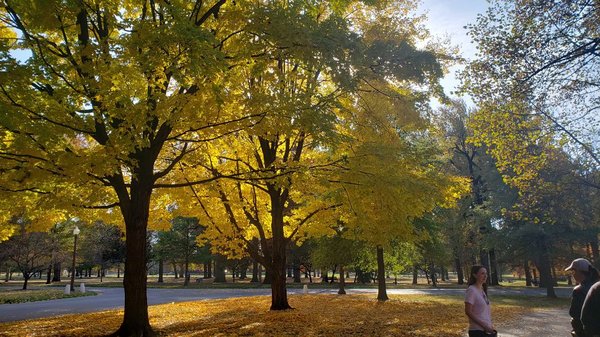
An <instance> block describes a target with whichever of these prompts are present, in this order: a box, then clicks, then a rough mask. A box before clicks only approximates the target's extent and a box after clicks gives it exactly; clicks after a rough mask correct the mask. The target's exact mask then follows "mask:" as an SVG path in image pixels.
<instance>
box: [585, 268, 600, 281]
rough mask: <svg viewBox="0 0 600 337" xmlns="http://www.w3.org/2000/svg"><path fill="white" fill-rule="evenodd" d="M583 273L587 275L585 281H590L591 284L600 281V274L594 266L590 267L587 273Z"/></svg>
mask: <svg viewBox="0 0 600 337" xmlns="http://www.w3.org/2000/svg"><path fill="white" fill-rule="evenodd" d="M582 273H583V275H585V280H586V281H589V282H590V284H594V283H596V282H598V281H600V272H598V269H596V268H595V267H594V266H592V265H590V267H589V268H588V270H587V271H582Z"/></svg>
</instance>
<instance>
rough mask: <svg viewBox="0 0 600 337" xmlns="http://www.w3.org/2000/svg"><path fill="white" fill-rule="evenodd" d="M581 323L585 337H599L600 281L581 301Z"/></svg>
mask: <svg viewBox="0 0 600 337" xmlns="http://www.w3.org/2000/svg"><path fill="white" fill-rule="evenodd" d="M581 323H583V330H584V331H585V336H586V337H600V281H598V282H596V283H594V285H593V286H592V287H591V288H590V290H589V291H588V293H587V295H586V297H585V301H583V307H581Z"/></svg>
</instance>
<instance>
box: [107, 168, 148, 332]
mask: <svg viewBox="0 0 600 337" xmlns="http://www.w3.org/2000/svg"><path fill="white" fill-rule="evenodd" d="M140 175H143V174H142V173H138V174H137V178H138V179H139V181H142V182H143V181H150V179H149V178H148V177H146V179H144V177H143V176H141V177H140ZM134 176H136V175H134ZM139 181H138V180H136V179H133V181H132V183H131V188H130V191H131V192H130V195H131V201H130V202H128V203H127V202H121V212H122V213H123V218H124V219H125V230H126V235H127V240H126V241H125V247H126V259H125V274H124V277H123V288H124V290H125V306H124V314H123V323H121V326H120V327H119V329H118V330H117V331H116V332H115V333H114V335H116V336H154V331H153V330H152V327H151V326H150V321H149V320H148V298H147V294H146V287H147V285H146V277H147V268H146V262H147V225H148V216H149V209H150V196H151V193H152V188H151V186H140V183H139Z"/></svg>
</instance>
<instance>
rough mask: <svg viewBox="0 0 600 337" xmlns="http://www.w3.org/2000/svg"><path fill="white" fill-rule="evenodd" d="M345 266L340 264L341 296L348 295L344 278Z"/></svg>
mask: <svg viewBox="0 0 600 337" xmlns="http://www.w3.org/2000/svg"><path fill="white" fill-rule="evenodd" d="M344 276H345V275H344V265H343V264H340V289H339V290H338V294H339V295H346V289H344V287H345V286H346V279H345V278H344Z"/></svg>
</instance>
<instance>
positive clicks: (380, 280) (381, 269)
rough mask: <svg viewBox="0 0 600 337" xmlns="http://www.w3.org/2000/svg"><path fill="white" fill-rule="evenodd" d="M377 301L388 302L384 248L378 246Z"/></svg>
mask: <svg viewBox="0 0 600 337" xmlns="http://www.w3.org/2000/svg"><path fill="white" fill-rule="evenodd" d="M377 300H378V301H387V300H388V296H387V291H386V288H385V264H384V261H383V247H381V246H377Z"/></svg>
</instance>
